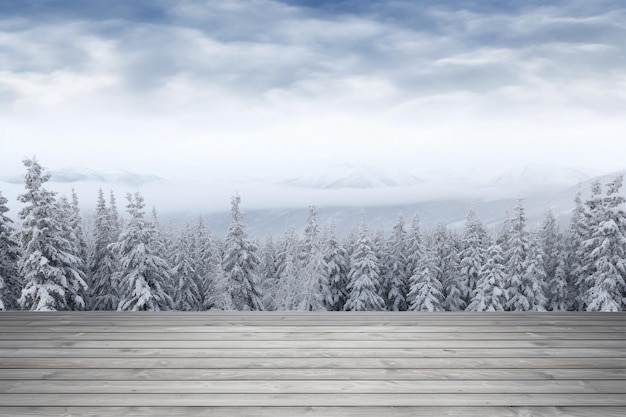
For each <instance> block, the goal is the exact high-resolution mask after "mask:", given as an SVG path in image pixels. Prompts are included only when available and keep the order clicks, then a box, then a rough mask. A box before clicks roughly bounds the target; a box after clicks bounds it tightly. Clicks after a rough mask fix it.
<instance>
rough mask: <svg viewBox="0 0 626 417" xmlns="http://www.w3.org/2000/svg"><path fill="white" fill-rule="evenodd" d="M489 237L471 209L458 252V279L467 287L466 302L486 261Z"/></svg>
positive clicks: (473, 290) (474, 289) (472, 292)
mask: <svg viewBox="0 0 626 417" xmlns="http://www.w3.org/2000/svg"><path fill="white" fill-rule="evenodd" d="M488 244H489V237H488V235H487V232H486V230H485V228H484V226H483V224H482V223H481V222H480V220H479V219H478V216H476V213H475V212H474V211H473V210H470V211H469V213H468V214H467V220H466V222H465V231H464V232H463V249H462V250H461V252H460V253H459V259H460V263H461V265H460V280H461V281H463V282H465V285H466V288H467V294H466V296H467V298H466V300H465V301H466V302H467V303H470V301H471V299H472V298H473V294H474V292H475V291H476V286H477V284H478V279H479V275H480V270H481V268H482V267H483V265H484V264H485V262H486V258H487V248H488Z"/></svg>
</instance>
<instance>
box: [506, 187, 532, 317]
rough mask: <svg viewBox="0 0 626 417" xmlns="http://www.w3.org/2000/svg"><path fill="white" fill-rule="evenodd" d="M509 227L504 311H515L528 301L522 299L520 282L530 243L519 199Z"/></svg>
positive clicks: (525, 265) (524, 270) (521, 203)
mask: <svg viewBox="0 0 626 417" xmlns="http://www.w3.org/2000/svg"><path fill="white" fill-rule="evenodd" d="M509 225H510V229H509V232H508V235H507V237H508V239H507V240H506V246H507V248H508V250H507V252H506V254H505V259H506V269H507V277H506V281H505V293H506V298H507V305H506V309H507V310H511V311H516V310H517V309H518V308H521V306H525V305H527V304H528V300H524V299H523V298H524V297H525V296H524V293H523V291H522V285H523V283H522V280H523V278H524V275H525V274H526V267H527V263H526V261H527V258H528V251H529V247H530V242H529V238H528V232H527V231H526V214H525V211H524V205H523V201H522V200H521V199H520V200H519V201H518V204H517V206H516V207H515V216H514V217H513V219H511V221H510V223H509Z"/></svg>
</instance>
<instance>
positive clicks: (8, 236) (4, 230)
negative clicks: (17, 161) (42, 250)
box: [0, 192, 22, 310]
mask: <svg viewBox="0 0 626 417" xmlns="http://www.w3.org/2000/svg"><path fill="white" fill-rule="evenodd" d="M7 202H8V200H7V199H6V198H5V197H4V196H3V195H2V193H1V192H0V310H14V309H17V308H18V303H17V300H18V298H19V297H20V292H21V290H22V288H21V285H20V280H19V277H18V273H17V261H18V258H19V247H18V243H17V239H16V231H15V228H14V227H13V221H12V220H11V219H9V218H8V217H7V216H6V215H5V213H7V212H8V211H9V209H8V207H7V206H6V204H7Z"/></svg>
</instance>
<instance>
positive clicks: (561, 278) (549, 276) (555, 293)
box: [539, 210, 569, 310]
mask: <svg viewBox="0 0 626 417" xmlns="http://www.w3.org/2000/svg"><path fill="white" fill-rule="evenodd" d="M539 246H540V249H541V251H542V253H543V269H544V271H545V273H546V278H545V286H544V288H545V295H546V297H547V300H546V304H545V307H546V309H548V310H567V305H568V298H569V297H568V296H569V294H568V285H567V278H566V275H565V274H566V272H565V260H564V256H565V254H564V252H565V250H564V249H563V246H564V244H563V236H562V235H561V234H560V233H559V230H558V226H557V224H556V219H555V217H554V214H552V211H551V210H548V212H547V213H546V216H545V218H544V221H543V223H542V225H541V230H540V232H539Z"/></svg>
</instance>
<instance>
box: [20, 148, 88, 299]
mask: <svg viewBox="0 0 626 417" xmlns="http://www.w3.org/2000/svg"><path fill="white" fill-rule="evenodd" d="M23 162H24V166H25V167H26V170H27V171H26V176H25V177H24V183H25V188H26V192H25V193H24V194H21V195H20V196H19V197H18V199H19V201H21V202H22V203H24V204H25V207H24V208H23V209H22V210H21V211H20V213H19V217H20V219H21V220H22V230H21V233H20V236H19V244H20V258H19V261H18V270H19V274H20V276H21V277H22V282H23V284H24V287H23V289H22V292H21V296H20V298H19V300H18V304H19V305H20V307H21V308H23V309H25V310H38V311H54V310H64V309H67V308H68V307H69V306H68V301H69V302H70V304H71V305H72V306H81V305H83V300H82V299H81V298H78V296H77V294H76V292H75V289H76V288H77V286H79V287H82V288H84V287H86V283H85V282H84V281H81V277H80V275H79V274H78V273H77V272H76V271H75V270H74V269H73V266H74V265H77V264H78V262H79V260H78V259H76V257H75V256H74V255H73V254H72V253H69V252H68V247H69V246H70V243H69V242H68V241H67V239H66V237H65V236H64V230H65V229H64V228H65V226H64V225H63V224H62V223H61V222H60V221H59V214H58V212H57V209H56V201H55V198H54V195H55V194H54V193H53V192H51V191H48V190H46V189H45V188H43V184H44V183H45V182H46V181H48V179H49V178H50V174H44V173H43V168H42V167H41V165H40V164H39V162H37V160H36V159H35V158H33V159H25V160H24V161H23ZM72 297H74V298H72Z"/></svg>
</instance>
